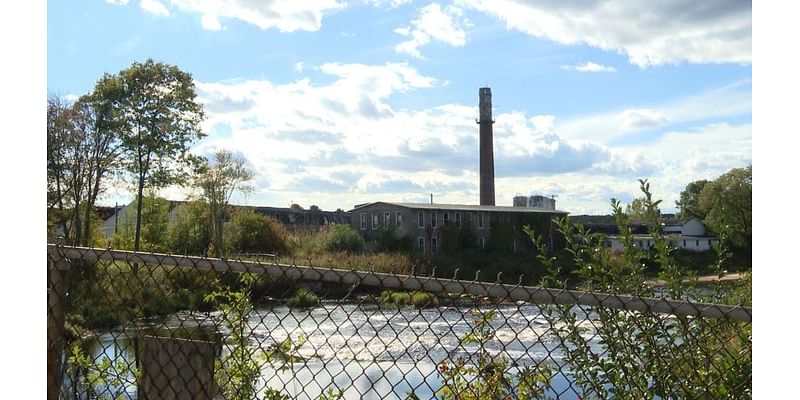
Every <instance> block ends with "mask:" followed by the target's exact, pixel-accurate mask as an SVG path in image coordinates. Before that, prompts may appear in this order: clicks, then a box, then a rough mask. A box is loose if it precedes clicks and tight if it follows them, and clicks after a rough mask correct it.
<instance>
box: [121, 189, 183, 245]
mask: <svg viewBox="0 0 800 400" xmlns="http://www.w3.org/2000/svg"><path fill="white" fill-rule="evenodd" d="M137 203H138V200H134V201H133V203H131V207H132V208H134V209H137V210H141V211H140V212H141V217H137V216H136V214H133V213H130V212H128V213H126V214H125V217H124V218H123V219H122V221H121V222H120V224H119V229H118V230H117V232H116V233H114V236H113V238H112V245H113V247H114V248H118V249H131V250H133V249H134V246H135V245H136V242H135V239H136V237H135V235H136V227H137V226H139V227H141V245H142V247H143V248H145V249H147V250H150V251H164V250H166V243H168V237H167V229H168V220H167V216H168V214H169V201H168V200H167V199H164V198H161V197H155V196H153V195H150V196H144V197H142V201H141V206H140V205H139V204H137Z"/></svg>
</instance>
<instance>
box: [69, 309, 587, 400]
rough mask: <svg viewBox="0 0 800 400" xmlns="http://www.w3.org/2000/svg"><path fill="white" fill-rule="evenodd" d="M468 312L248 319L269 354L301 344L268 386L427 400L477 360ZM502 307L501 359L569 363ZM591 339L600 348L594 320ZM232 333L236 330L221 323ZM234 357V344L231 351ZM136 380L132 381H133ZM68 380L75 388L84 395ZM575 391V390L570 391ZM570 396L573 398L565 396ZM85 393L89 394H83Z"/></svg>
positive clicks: (189, 322)
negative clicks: (459, 366)
mask: <svg viewBox="0 0 800 400" xmlns="http://www.w3.org/2000/svg"><path fill="white" fill-rule="evenodd" d="M470 309H471V308H468V307H440V308H429V309H422V310H416V309H412V308H407V307H406V308H402V309H399V310H398V309H396V308H391V309H387V308H381V307H379V306H377V305H369V304H363V303H362V304H355V303H353V304H347V303H339V302H335V303H334V302H331V303H323V306H322V307H318V308H314V309H311V310H297V309H289V308H288V307H286V306H274V307H269V308H258V309H256V310H254V311H253V312H252V313H251V314H250V316H249V320H248V325H249V328H250V330H251V332H252V340H253V342H252V344H253V345H254V346H255V345H259V346H260V347H261V348H263V349H267V348H269V347H270V346H275V345H277V344H279V343H281V342H282V341H284V340H286V339H287V338H291V339H292V340H293V341H294V342H296V343H298V341H299V340H301V337H302V338H304V339H302V340H304V341H303V342H302V345H301V346H300V347H299V348H298V349H297V352H296V354H297V355H299V356H300V357H302V359H303V361H302V362H297V363H293V364H289V365H287V367H288V368H287V369H286V370H283V371H277V370H276V368H277V367H278V366H277V365H271V364H269V363H266V364H265V365H264V366H263V367H262V378H261V380H260V382H258V385H259V386H260V387H272V388H275V389H279V390H281V391H283V392H284V393H286V394H289V395H290V396H292V398H310V399H316V398H317V397H318V396H319V395H320V394H321V393H322V392H324V391H325V390H326V389H328V388H336V389H343V390H345V392H344V398H346V399H359V398H364V399H383V398H401V399H402V398H405V397H406V393H408V392H412V391H413V392H414V394H416V395H417V396H418V397H419V398H421V399H426V398H432V397H433V396H434V393H435V392H436V391H437V390H438V389H439V388H440V387H441V386H442V378H441V376H440V375H439V373H438V371H437V366H438V365H439V364H440V363H441V362H443V361H450V362H452V361H453V360H456V359H458V358H459V357H463V358H466V359H469V358H470V357H474V356H475V354H476V353H477V351H478V346H477V345H474V344H473V345H462V344H461V338H463V337H464V336H466V335H467V334H469V333H470V332H471V331H472V328H473V326H474V323H473V322H474V321H473V317H472V316H471V315H470V314H469V310H470ZM483 310H484V311H489V310H496V311H497V316H496V318H495V319H494V320H492V321H491V327H492V329H493V330H494V335H495V336H494V339H493V340H491V341H489V342H488V343H487V344H486V347H485V348H486V350H488V351H489V353H491V354H501V355H503V356H504V357H505V358H506V359H508V360H509V361H510V365H516V366H518V367H523V366H528V365H534V364H539V363H546V365H550V366H554V367H556V366H558V365H560V364H561V360H562V358H563V352H562V350H561V349H560V346H561V344H560V341H558V339H557V338H556V337H555V336H554V335H553V334H552V332H550V325H549V323H548V322H547V320H546V319H545V318H544V316H542V314H541V310H540V309H539V308H538V307H536V306H534V305H528V304H525V305H519V306H518V305H514V304H508V305H500V306H491V307H486V308H485V309H483ZM575 312H576V314H577V315H578V316H579V317H582V318H583V319H584V324H585V329H584V330H583V333H582V335H583V336H584V339H585V340H586V341H587V342H588V343H590V345H592V346H593V347H595V348H598V349H599V347H598V346H599V344H598V343H597V340H596V339H595V338H594V337H593V336H594V333H593V329H592V325H591V323H589V321H588V319H587V318H586V317H587V316H586V314H585V313H583V312H582V311H580V309H577V308H576V309H575ZM218 317H219V315H218V314H216V313H210V314H202V313H178V314H175V315H173V316H171V317H169V318H168V319H167V320H166V321H164V322H162V323H159V324H151V325H147V324H142V325H139V326H137V329H136V331H141V330H142V329H145V330H149V331H151V332H152V331H153V330H156V331H158V330H161V331H163V332H169V331H174V330H176V329H179V328H180V329H182V330H185V331H189V332H191V331H193V330H197V329H200V328H201V327H203V326H211V327H213V326H214V325H216V326H219V320H218ZM220 330H221V332H220V333H222V335H226V334H227V333H228V332H226V328H225V327H224V326H223V327H220ZM131 332H132V330H130V329H129V330H127V331H125V332H123V331H113V332H108V333H106V334H104V335H102V336H99V337H97V338H95V339H94V340H93V343H92V345H91V346H90V348H91V355H92V356H93V357H94V358H95V360H101V359H103V358H109V359H111V360H115V359H121V360H124V361H126V362H128V363H130V364H131V365H135V364H136V354H137V348H138V340H137V334H136V333H131ZM222 351H223V352H225V351H226V350H225V348H223V350H222ZM131 380H132V379H131ZM69 382H70V380H69V379H67V383H66V386H67V387H70V388H69V390H70V391H71V392H74V388H72V387H71V385H70V383H69ZM569 382H570V380H569V379H568V377H567V376H566V375H564V374H563V373H557V374H556V375H555V376H554V377H553V382H552V386H553V390H554V392H553V391H551V393H550V394H551V395H552V396H553V397H555V394H556V393H558V394H559V396H558V398H561V399H573V398H576V397H577V396H576V394H575V393H574V392H572V390H571V389H569V390H568V388H569ZM111 389H112V390H114V391H116V392H118V393H120V394H122V397H129V398H135V396H136V388H135V386H133V385H124V384H123V385H117V386H115V387H113V388H111ZM564 391H566V392H564ZM562 392H564V393H562ZM78 397H81V396H78Z"/></svg>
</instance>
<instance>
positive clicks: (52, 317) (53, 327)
mask: <svg viewBox="0 0 800 400" xmlns="http://www.w3.org/2000/svg"><path fill="white" fill-rule="evenodd" d="M51 254H52V256H53V259H52V262H49V263H48V264H49V265H48V269H47V276H48V278H47V285H48V291H47V399H48V400H57V399H58V396H59V393H60V392H61V380H62V375H63V372H64V371H63V362H62V358H63V356H62V354H63V352H64V317H65V314H66V303H65V302H66V295H67V284H66V278H67V272H68V271H69V266H70V265H69V262H67V260H66V259H65V258H63V257H62V256H61V254H58V252H57V251H56V252H53V253H51Z"/></svg>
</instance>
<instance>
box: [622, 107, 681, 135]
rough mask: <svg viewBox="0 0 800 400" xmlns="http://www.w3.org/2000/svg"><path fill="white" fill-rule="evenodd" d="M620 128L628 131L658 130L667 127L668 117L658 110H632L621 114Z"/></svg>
mask: <svg viewBox="0 0 800 400" xmlns="http://www.w3.org/2000/svg"><path fill="white" fill-rule="evenodd" d="M619 119H620V126H621V127H622V128H623V129H626V130H635V129H645V128H657V127H659V126H663V125H666V124H667V122H669V121H668V120H667V117H665V116H664V115H663V114H661V113H660V112H658V111H656V110H651V109H648V108H632V109H628V110H625V111H623V112H621V113H620V115H619Z"/></svg>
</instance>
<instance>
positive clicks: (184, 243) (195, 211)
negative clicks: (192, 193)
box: [167, 200, 211, 256]
mask: <svg viewBox="0 0 800 400" xmlns="http://www.w3.org/2000/svg"><path fill="white" fill-rule="evenodd" d="M209 219H210V216H209V212H208V205H207V204H206V203H205V202H204V201H203V200H194V201H188V202H186V203H184V204H180V205H178V206H177V207H175V217H174V218H173V219H172V220H171V221H169V224H168V227H167V237H168V240H167V241H168V243H169V251H170V252H173V253H178V254H186V255H194V256H202V255H206V251H207V250H208V247H209V245H210V244H211V230H210V229H209V226H208V221H209Z"/></svg>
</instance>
